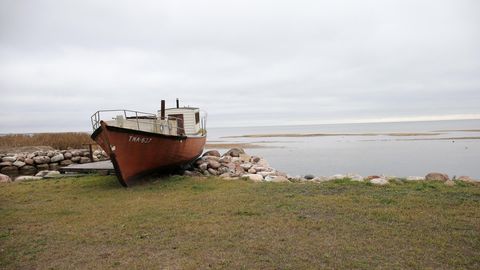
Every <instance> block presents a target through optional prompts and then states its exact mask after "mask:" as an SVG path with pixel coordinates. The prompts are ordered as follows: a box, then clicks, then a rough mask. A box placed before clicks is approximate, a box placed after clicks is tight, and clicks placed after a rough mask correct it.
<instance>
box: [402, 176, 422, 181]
mask: <svg viewBox="0 0 480 270" xmlns="http://www.w3.org/2000/svg"><path fill="white" fill-rule="evenodd" d="M405 179H406V180H407V181H423V180H425V178H424V177H421V176H408V177H407V178H405Z"/></svg>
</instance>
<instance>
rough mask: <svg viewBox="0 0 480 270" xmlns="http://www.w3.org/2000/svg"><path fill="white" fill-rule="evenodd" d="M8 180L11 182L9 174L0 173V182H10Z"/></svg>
mask: <svg viewBox="0 0 480 270" xmlns="http://www.w3.org/2000/svg"><path fill="white" fill-rule="evenodd" d="M10 182H12V179H11V178H10V176H8V175H5V174H3V173H0V183H10Z"/></svg>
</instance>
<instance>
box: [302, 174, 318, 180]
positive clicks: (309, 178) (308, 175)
mask: <svg viewBox="0 0 480 270" xmlns="http://www.w3.org/2000/svg"><path fill="white" fill-rule="evenodd" d="M303 178H305V179H307V180H312V179H313V178H315V175H313V174H306V175H305V176H304V177H303Z"/></svg>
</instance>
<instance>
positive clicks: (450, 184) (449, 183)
mask: <svg viewBox="0 0 480 270" xmlns="http://www.w3.org/2000/svg"><path fill="white" fill-rule="evenodd" d="M444 184H445V186H449V187H453V186H455V182H453V181H452V180H450V179H448V180H447V181H445V183H444Z"/></svg>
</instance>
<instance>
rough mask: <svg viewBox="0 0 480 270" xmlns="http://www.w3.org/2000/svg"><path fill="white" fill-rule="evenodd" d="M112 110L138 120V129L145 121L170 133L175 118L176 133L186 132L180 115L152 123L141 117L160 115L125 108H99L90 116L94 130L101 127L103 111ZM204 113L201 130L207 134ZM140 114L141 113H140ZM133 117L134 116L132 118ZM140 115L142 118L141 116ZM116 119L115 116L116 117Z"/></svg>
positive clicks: (128, 119)
mask: <svg viewBox="0 0 480 270" xmlns="http://www.w3.org/2000/svg"><path fill="white" fill-rule="evenodd" d="M112 112H121V113H122V115H123V116H124V117H125V121H135V122H136V126H137V130H141V129H140V124H141V123H145V124H149V125H156V126H157V129H156V130H159V131H160V132H161V133H164V130H165V129H168V132H169V133H170V132H171V131H172V128H173V127H172V126H171V124H170V122H169V121H168V120H174V121H176V122H177V126H176V127H175V129H176V131H177V132H176V133H177V134H185V127H183V128H180V127H178V121H179V119H180V118H178V117H175V116H167V117H166V119H165V120H167V121H165V122H162V123H156V124H154V123H152V122H148V121H142V120H143V119H142V118H141V117H151V118H150V119H152V120H158V116H157V115H156V114H153V113H146V112H140V111H132V110H124V109H116V110H99V111H96V112H95V113H94V114H93V115H92V116H91V117H90V120H91V123H92V128H93V130H96V129H97V128H99V127H100V121H101V120H102V117H101V114H102V113H112ZM127 113H130V114H135V116H127ZM202 113H203V114H204V116H202V117H201V118H200V130H201V134H202V135H206V133H207V132H206V125H207V119H206V118H207V113H206V112H205V111H202ZM139 114H140V115H139ZM132 117H134V118H133V119H132ZM139 117H140V118H139ZM114 119H115V118H114Z"/></svg>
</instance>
